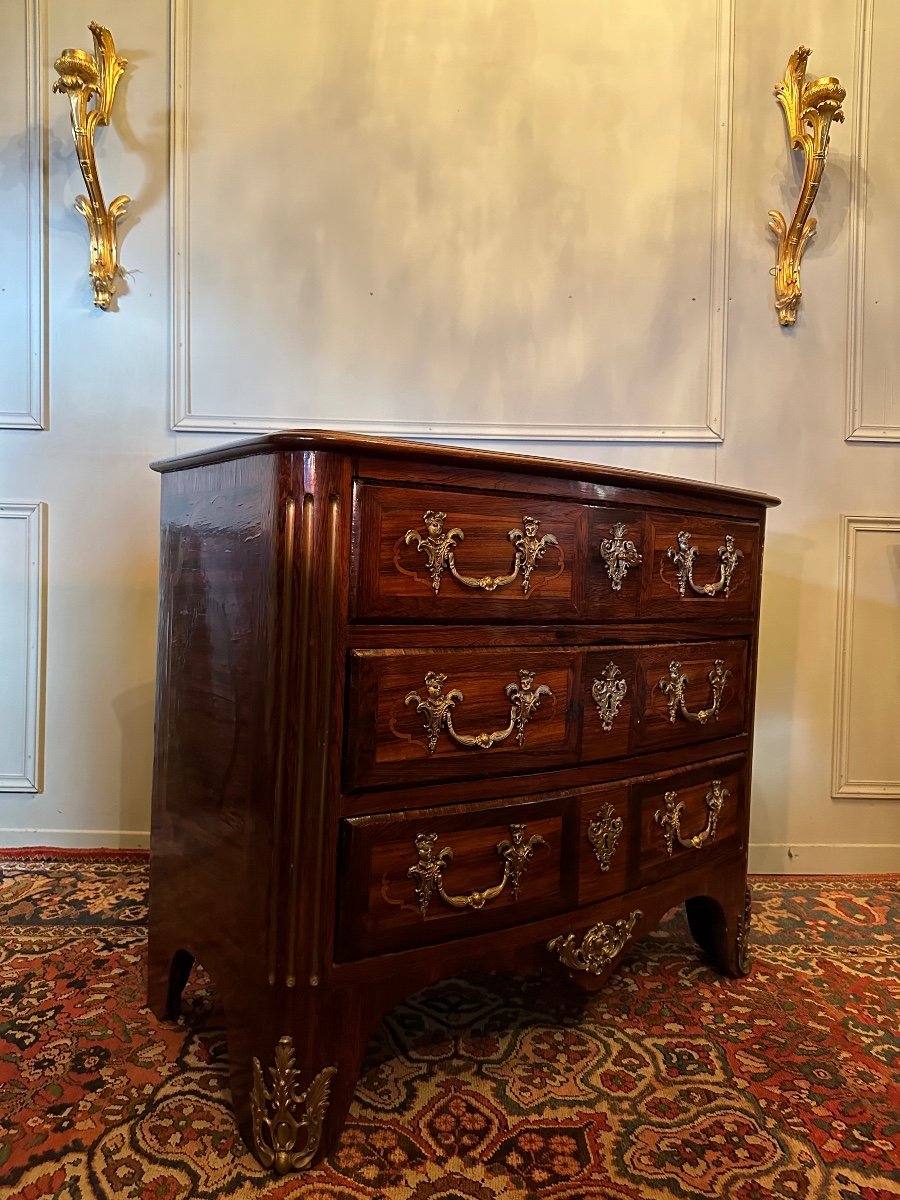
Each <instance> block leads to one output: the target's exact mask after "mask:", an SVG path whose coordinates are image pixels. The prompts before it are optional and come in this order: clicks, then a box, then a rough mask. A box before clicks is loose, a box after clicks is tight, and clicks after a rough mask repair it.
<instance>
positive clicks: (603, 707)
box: [591, 662, 628, 733]
mask: <svg viewBox="0 0 900 1200" xmlns="http://www.w3.org/2000/svg"><path fill="white" fill-rule="evenodd" d="M620 674H621V672H620V671H619V668H618V667H617V666H616V664H615V663H613V662H611V663H607V665H606V666H605V667H604V668H603V678H602V679H595V680H594V682H593V684H592V685H591V695H592V696H593V698H594V703H595V704H596V705H597V716H598V717H599V718H600V724H601V725H602V726H603V729H604V731H605V732H606V733H609V731H610V730H611V729H612V727H613V721H614V720H615V719H616V717H617V716H618V714H619V709H620V708H621V707H622V701H623V700H624V699H625V693H626V692H627V691H628V684H627V683H626V682H625V680H624V679H618V678H616V677H617V676H618V675H620Z"/></svg>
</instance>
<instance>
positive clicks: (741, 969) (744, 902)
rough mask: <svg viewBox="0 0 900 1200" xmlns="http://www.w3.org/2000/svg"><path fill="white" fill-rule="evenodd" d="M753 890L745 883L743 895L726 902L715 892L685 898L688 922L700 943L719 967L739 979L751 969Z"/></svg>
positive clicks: (719, 969) (736, 894)
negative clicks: (718, 897) (713, 895)
mask: <svg viewBox="0 0 900 1200" xmlns="http://www.w3.org/2000/svg"><path fill="white" fill-rule="evenodd" d="M751 902H752V893H751V889H750V884H749V883H745V885H744V891H743V895H741V894H740V893H737V892H736V893H735V895H734V897H733V898H731V899H729V900H728V901H727V902H726V903H724V904H723V903H722V902H721V901H719V900H717V899H715V898H714V897H712V896H693V897H691V899H689V900H687V901H686V902H685V910H686V912H687V919H688V925H689V926H690V929H691V933H692V934H693V936H694V940H695V941H696V943H697V945H698V946H699V947H700V949H701V950H703V951H704V952H705V953H706V954H707V955H708V956H709V958H710V959H711V961H712V963H713V965H714V966H715V968H716V970H718V971H719V972H720V973H721V974H723V975H730V976H731V977H732V978H734V979H738V978H740V977H741V976H743V975H746V974H747V972H748V971H749V970H750V948H749V939H750V907H751Z"/></svg>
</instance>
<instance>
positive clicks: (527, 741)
mask: <svg viewBox="0 0 900 1200" xmlns="http://www.w3.org/2000/svg"><path fill="white" fill-rule="evenodd" d="M349 668H350V669H349V676H348V686H349V691H348V704H347V736H346V759H345V763H344V788H345V790H347V791H353V790H355V789H359V788H364V787H372V786H379V785H382V786H387V785H400V786H407V787H415V786H417V785H419V784H423V783H424V784H427V783H434V782H449V781H452V780H455V779H466V778H481V777H484V776H486V775H507V774H515V773H521V772H523V771H537V770H540V771H544V770H547V769H548V768H554V767H571V766H578V765H580V764H582V763H590V762H598V761H601V760H604V759H611V758H617V757H622V756H625V755H627V754H631V753H639V752H642V751H648V752H649V751H651V750H656V749H660V748H662V747H667V746H677V745H680V744H694V743H699V742H706V741H711V740H714V739H716V738H722V737H730V736H735V735H737V734H741V733H743V732H745V730H746V725H747V712H748V704H747V690H748V676H747V643H746V641H744V640H743V639H740V638H735V639H732V640H728V641H716V642H693V643H671V644H662V645H660V644H658V643H657V644H654V645H650V646H628V647H622V646H610V647H603V646H599V647H598V646H576V647H560V648H557V649H540V648H531V647H524V648H522V649H521V650H516V649H509V648H507V647H503V648H491V649H484V650H482V649H478V650H465V649H445V648H434V649H426V650H419V649H417V650H353V651H351V652H350V663H349Z"/></svg>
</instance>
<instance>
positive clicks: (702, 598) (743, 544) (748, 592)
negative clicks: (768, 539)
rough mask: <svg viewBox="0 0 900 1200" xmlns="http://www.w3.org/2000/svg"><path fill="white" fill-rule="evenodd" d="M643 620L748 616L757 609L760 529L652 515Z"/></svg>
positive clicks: (744, 524) (743, 523) (741, 523)
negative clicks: (652, 617)
mask: <svg viewBox="0 0 900 1200" xmlns="http://www.w3.org/2000/svg"><path fill="white" fill-rule="evenodd" d="M645 527H646V533H645V536H644V545H645V554H646V564H645V565H646V566H647V567H648V568H649V569H648V570H647V571H646V572H645V576H644V579H645V590H644V595H643V598H642V604H641V615H642V616H660V617H674V618H678V619H681V620H683V619H685V617H688V618H696V619H697V620H705V619H706V618H708V617H727V616H734V617H745V616H748V615H749V614H750V613H752V612H754V611H755V609H756V598H757V594H758V589H759V570H760V553H761V545H760V541H761V539H760V527H759V525H758V524H757V523H755V522H749V521H736V520H734V519H733V518H721V519H719V518H711V517H697V518H694V517H691V515H690V514H689V513H683V514H681V515H679V514H675V515H674V516H670V515H668V514H657V513H648V514H647V517H646V525H645Z"/></svg>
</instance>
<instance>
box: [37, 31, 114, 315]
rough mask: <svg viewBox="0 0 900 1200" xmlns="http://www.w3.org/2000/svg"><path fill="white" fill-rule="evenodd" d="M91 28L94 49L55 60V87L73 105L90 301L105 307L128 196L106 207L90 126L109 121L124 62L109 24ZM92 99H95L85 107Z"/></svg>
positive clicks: (68, 53) (78, 205)
mask: <svg viewBox="0 0 900 1200" xmlns="http://www.w3.org/2000/svg"><path fill="white" fill-rule="evenodd" d="M89 29H90V31H91V33H92V34H93V37H94V54H88V52H87V51H86V50H71V49H70V50H63V52H62V54H60V56H59V58H58V59H57V60H56V62H55V63H54V64H53V65H54V69H55V70H56V72H57V74H58V75H59V79H57V81H56V83H54V85H53V90H54V92H65V93H66V94H67V95H68V97H69V103H70V104H71V106H72V136H73V138H74V139H75V150H76V152H77V154H78V165H79V166H80V167H81V174H82V175H83V176H84V183H85V187H86V188H87V191H88V194H87V196H79V197H78V198H77V199H76V201H75V207H76V209H77V210H78V211H79V212H80V213H81V215H82V216H83V217H84V219H85V221H87V227H88V232H89V233H90V236H91V263H90V276H91V283H92V284H93V287H94V304H95V305H96V306H97V307H98V308H103V309H107V308H109V302H110V299H111V298H112V296H113V295H114V293H115V290H116V276H117V275H118V274H119V271H120V268H119V238H118V229H117V226H118V223H119V221H120V219H121V218H122V217H123V216H124V215H125V212H126V210H127V208H128V204H129V198H128V196H117V197H116V199H115V200H113V202H112V203H111V204H110V206H109V208H107V207H106V204H105V203H104V200H103V192H102V191H101V188H100V178H99V176H98V175H97V161H96V158H95V157H94V131H95V129H96V127H97V125H108V124H109V118H110V114H111V113H112V106H113V100H114V99H115V94H116V86H117V84H118V82H119V77H120V76H121V74H122V72H123V71H124V69H125V67H126V65H127V63H126V59H124V58H120V57H119V56H118V55H117V54H116V46H115V43H114V42H113V38H112V34H111V33H110V32H109V30H108V29H105V28H104V27H103V26H102V25H98V24H97V23H96V21H92V22H91V23H90V25H89ZM92 98H93V100H94V104H93V106H92V107H90V108H89V107H88V106H89V105H90V102H91V99H92Z"/></svg>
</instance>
